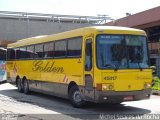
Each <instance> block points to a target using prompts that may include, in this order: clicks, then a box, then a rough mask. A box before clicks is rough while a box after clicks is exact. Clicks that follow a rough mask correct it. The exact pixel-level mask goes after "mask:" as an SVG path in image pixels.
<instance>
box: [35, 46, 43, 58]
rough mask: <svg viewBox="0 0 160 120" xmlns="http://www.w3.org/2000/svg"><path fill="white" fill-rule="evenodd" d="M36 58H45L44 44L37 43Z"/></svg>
mask: <svg viewBox="0 0 160 120" xmlns="http://www.w3.org/2000/svg"><path fill="white" fill-rule="evenodd" d="M34 57H35V58H44V52H43V44H40V45H35V56H34Z"/></svg>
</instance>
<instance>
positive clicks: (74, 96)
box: [69, 85, 85, 108]
mask: <svg viewBox="0 0 160 120" xmlns="http://www.w3.org/2000/svg"><path fill="white" fill-rule="evenodd" d="M69 100H70V102H71V104H72V105H73V106H74V107H77V108H80V107H83V106H84V105H85V101H84V100H83V99H82V97H81V95H80V91H79V88H78V86H75V85H74V86H72V87H71V88H70V90H69Z"/></svg>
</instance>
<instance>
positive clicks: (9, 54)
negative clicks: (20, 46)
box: [7, 49, 15, 60]
mask: <svg viewBox="0 0 160 120" xmlns="http://www.w3.org/2000/svg"><path fill="white" fill-rule="evenodd" d="M14 59H15V50H14V49H8V50H7V60H14Z"/></svg>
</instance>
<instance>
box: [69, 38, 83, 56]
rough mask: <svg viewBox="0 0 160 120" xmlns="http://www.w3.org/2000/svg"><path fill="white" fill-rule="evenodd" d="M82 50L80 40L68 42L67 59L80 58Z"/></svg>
mask: <svg viewBox="0 0 160 120" xmlns="http://www.w3.org/2000/svg"><path fill="white" fill-rule="evenodd" d="M81 48H82V38H74V39H71V40H68V51H67V56H68V57H80V56H81Z"/></svg>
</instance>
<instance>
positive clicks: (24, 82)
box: [23, 79, 29, 94]
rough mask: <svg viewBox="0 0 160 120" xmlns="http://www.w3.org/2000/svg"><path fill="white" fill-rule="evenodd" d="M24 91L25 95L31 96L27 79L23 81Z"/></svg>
mask: <svg viewBox="0 0 160 120" xmlns="http://www.w3.org/2000/svg"><path fill="white" fill-rule="evenodd" d="M23 91H24V93H25V94H29V84H28V80H27V79H24V80H23Z"/></svg>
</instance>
